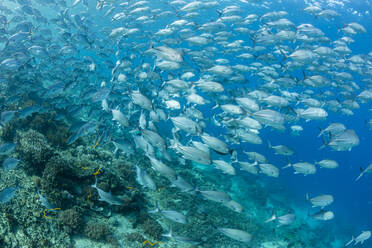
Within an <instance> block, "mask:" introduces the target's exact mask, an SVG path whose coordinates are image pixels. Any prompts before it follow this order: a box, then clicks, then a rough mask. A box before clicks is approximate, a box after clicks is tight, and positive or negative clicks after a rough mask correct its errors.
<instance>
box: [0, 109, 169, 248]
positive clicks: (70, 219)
mask: <svg viewBox="0 0 372 248" xmlns="http://www.w3.org/2000/svg"><path fill="white" fill-rule="evenodd" d="M52 119H53V118H52V116H51V115H50V114H41V115H39V114H37V115H35V114H34V115H33V116H29V117H28V118H27V119H26V120H24V121H22V122H19V123H14V125H12V124H13V123H10V124H9V125H7V126H5V127H4V128H3V131H2V133H1V137H2V139H3V140H6V141H7V142H14V143H16V145H17V146H16V152H17V153H18V155H19V157H20V159H21V160H22V161H23V163H22V166H21V168H22V169H23V171H21V170H16V173H17V178H19V179H21V180H20V181H19V186H20V188H19V190H18V191H19V192H18V193H17V195H16V197H15V198H14V199H12V201H11V202H10V203H9V204H4V205H2V206H0V209H1V210H2V211H1V212H2V214H1V215H0V234H1V238H0V247H21V246H20V245H26V246H27V247H73V245H72V241H71V240H72V239H71V235H80V236H85V237H87V238H89V239H92V240H96V241H105V242H107V243H109V244H114V245H118V241H117V240H116V238H115V236H114V235H113V234H114V232H113V229H112V227H111V226H110V225H109V224H108V223H107V222H108V219H109V218H110V216H112V215H113V214H119V215H132V216H133V215H134V216H136V221H135V223H134V226H135V227H141V228H142V229H143V231H144V233H145V234H147V235H149V236H151V237H153V238H155V239H160V237H161V234H162V232H163V230H162V227H161V226H160V224H158V223H157V222H156V221H155V220H154V219H153V218H151V217H150V216H149V215H148V214H147V211H146V210H144V209H145V206H146V205H147V204H146V200H145V197H144V196H143V193H141V191H140V190H138V189H139V188H140V186H139V185H137V183H136V180H135V172H134V170H133V165H132V163H131V162H129V161H127V160H121V159H116V160H113V156H112V153H109V152H107V151H105V150H103V149H101V148H92V146H90V145H89V146H88V145H79V143H78V145H73V146H69V147H68V146H66V137H68V132H67V130H68V129H67V127H66V126H64V125H62V126H60V123H59V122H54V121H52ZM36 123H37V125H36ZM22 127H23V128H22ZM25 127H27V130H26V128H25ZM59 132H60V133H59ZM82 142H84V140H81V141H80V143H82ZM23 172H25V173H23ZM96 179H97V186H98V187H99V188H100V189H102V190H104V191H106V192H111V193H112V194H114V195H117V196H120V197H122V199H123V202H122V205H119V206H117V205H109V204H108V203H106V202H102V201H100V200H99V196H98V193H97V190H96V189H94V188H93V187H91V186H92V185H93V184H94V183H95V180H96ZM30 198H31V200H30ZM56 228H57V229H58V230H59V231H58V232H56V231H55V230H56ZM129 231H130V230H129ZM21 234H22V235H21ZM20 235H21V236H20ZM132 236H133V235H132ZM132 236H131V235H129V233H128V238H132V239H133V237H132ZM142 239H143V237H142V238H138V237H137V238H136V240H142Z"/></svg>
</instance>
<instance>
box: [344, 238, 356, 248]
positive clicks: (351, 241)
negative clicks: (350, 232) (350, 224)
mask: <svg viewBox="0 0 372 248" xmlns="http://www.w3.org/2000/svg"><path fill="white" fill-rule="evenodd" d="M353 241H354V236H351V240H350V241H349V242H347V243H346V244H345V247H346V246H349V245H350V244H351V243H353Z"/></svg>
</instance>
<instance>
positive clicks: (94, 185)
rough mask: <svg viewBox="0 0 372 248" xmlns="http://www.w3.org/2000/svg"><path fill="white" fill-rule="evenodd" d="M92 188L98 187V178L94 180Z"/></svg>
mask: <svg viewBox="0 0 372 248" xmlns="http://www.w3.org/2000/svg"><path fill="white" fill-rule="evenodd" d="M91 187H92V188H97V178H96V181H95V182H94V184H92V185H91Z"/></svg>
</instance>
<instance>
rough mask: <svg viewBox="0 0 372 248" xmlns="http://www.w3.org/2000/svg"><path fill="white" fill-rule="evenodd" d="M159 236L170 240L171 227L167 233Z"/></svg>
mask: <svg viewBox="0 0 372 248" xmlns="http://www.w3.org/2000/svg"><path fill="white" fill-rule="evenodd" d="M161 236H163V237H167V238H172V237H173V236H172V226H169V231H168V232H167V233H165V234H162V235H161Z"/></svg>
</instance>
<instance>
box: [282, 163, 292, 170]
mask: <svg viewBox="0 0 372 248" xmlns="http://www.w3.org/2000/svg"><path fill="white" fill-rule="evenodd" d="M291 166H292V164H291V163H288V164H287V165H286V166H284V167H282V169H286V168H289V167H291Z"/></svg>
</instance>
